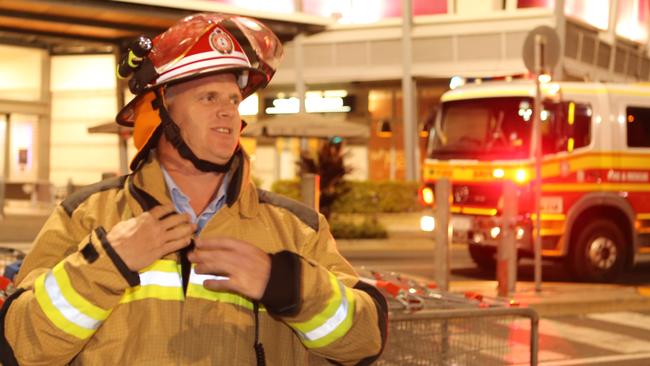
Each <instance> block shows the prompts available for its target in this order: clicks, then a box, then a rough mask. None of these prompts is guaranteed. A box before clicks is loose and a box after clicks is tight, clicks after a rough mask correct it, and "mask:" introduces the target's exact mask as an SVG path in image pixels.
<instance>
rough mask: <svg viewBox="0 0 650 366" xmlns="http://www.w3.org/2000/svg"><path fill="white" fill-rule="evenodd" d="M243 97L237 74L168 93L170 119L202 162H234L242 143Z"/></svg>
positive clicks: (183, 85)
mask: <svg viewBox="0 0 650 366" xmlns="http://www.w3.org/2000/svg"><path fill="white" fill-rule="evenodd" d="M241 100H242V96H241V92H240V90H239V86H238V85H237V79H236V78H235V75H233V74H217V75H211V76H206V77H202V78H199V79H195V80H190V81H187V82H184V83H181V84H178V85H174V86H171V87H169V88H168V89H167V109H168V110H169V115H170V116H171V117H172V119H173V120H174V122H176V124H177V125H178V127H179V128H180V130H181V136H182V137H183V140H184V141H185V143H186V144H187V145H189V147H190V149H192V151H193V152H194V154H195V155H196V156H198V157H199V158H200V159H203V160H207V161H209V162H212V163H215V164H225V163H226V162H228V160H230V158H231V157H232V154H233V153H234V151H235V148H236V147H237V143H238V142H239V134H240V129H241V119H240V116H239V111H238V109H237V108H238V107H239V103H241Z"/></svg>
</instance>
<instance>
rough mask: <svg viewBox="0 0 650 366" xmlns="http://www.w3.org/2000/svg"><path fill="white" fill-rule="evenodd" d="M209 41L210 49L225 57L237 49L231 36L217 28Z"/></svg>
mask: <svg viewBox="0 0 650 366" xmlns="http://www.w3.org/2000/svg"><path fill="white" fill-rule="evenodd" d="M209 40H210V47H212V49H213V50H215V51H217V52H219V53H221V54H224V55H228V54H231V53H232V51H233V49H234V48H235V47H234V45H233V41H232V39H231V38H230V36H229V35H228V34H227V33H226V32H224V31H223V30H222V29H220V28H215V29H214V30H213V31H212V33H210V38H209Z"/></svg>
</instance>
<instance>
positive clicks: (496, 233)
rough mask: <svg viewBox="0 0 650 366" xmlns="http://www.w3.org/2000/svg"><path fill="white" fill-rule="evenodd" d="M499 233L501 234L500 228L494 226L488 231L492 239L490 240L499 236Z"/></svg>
mask: <svg viewBox="0 0 650 366" xmlns="http://www.w3.org/2000/svg"><path fill="white" fill-rule="evenodd" d="M500 233H501V228H500V227H498V226H495V227H493V228H492V229H490V236H491V237H492V239H496V237H497V236H499V234H500Z"/></svg>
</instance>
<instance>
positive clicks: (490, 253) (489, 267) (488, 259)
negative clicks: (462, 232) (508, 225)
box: [469, 244, 497, 272]
mask: <svg viewBox="0 0 650 366" xmlns="http://www.w3.org/2000/svg"><path fill="white" fill-rule="evenodd" d="M496 253H497V252H496V248H493V247H484V246H481V245H476V244H470V245H469V256H470V257H472V260H473V261H474V263H476V265H477V266H478V268H480V269H482V270H484V271H489V272H494V269H495V268H496V267H497V260H496Z"/></svg>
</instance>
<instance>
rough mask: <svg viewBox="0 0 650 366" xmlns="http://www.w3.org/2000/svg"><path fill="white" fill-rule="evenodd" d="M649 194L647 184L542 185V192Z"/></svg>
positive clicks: (649, 186)
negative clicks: (623, 192)
mask: <svg viewBox="0 0 650 366" xmlns="http://www.w3.org/2000/svg"><path fill="white" fill-rule="evenodd" d="M602 191H614V192H616V191H627V192H650V184H648V183H544V184H542V192H602Z"/></svg>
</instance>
